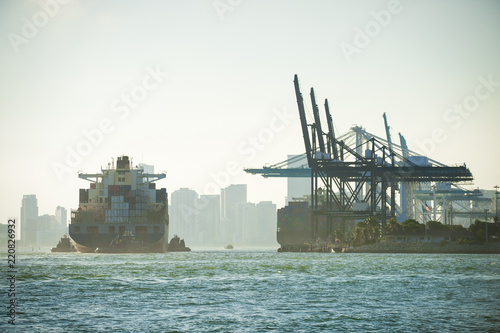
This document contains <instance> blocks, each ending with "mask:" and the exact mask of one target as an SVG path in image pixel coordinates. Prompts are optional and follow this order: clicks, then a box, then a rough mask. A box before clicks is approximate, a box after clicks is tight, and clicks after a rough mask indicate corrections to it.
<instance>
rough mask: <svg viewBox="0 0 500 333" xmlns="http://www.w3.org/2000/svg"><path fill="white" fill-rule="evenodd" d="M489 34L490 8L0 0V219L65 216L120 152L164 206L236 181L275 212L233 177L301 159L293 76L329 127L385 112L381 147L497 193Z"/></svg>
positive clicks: (493, 37) (270, 184) (261, 190)
mask: <svg viewBox="0 0 500 333" xmlns="http://www.w3.org/2000/svg"><path fill="white" fill-rule="evenodd" d="M43 4H47V5H45V6H44V5H43ZM44 7H45V9H43V8H44ZM499 32H500V2H499V1H495V0H491V1H477V0H475V1H472V0H471V1H457V0H449V1H435V0H429V1H418V0H413V1H410V0H401V1H332V0H324V1H319V0H316V1H314V0H313V1H311V0H309V1H305V0H303V1H291V0H288V1H284V0H282V1H270V0H260V1H259V0H255V1H250V0H246V1H237V0H217V1H213V0H199V1H181V0H179V1H124V0H120V1H118V0H116V1H91V0H88V1H76V0H75V1H61V2H60V3H59V2H55V1H42V2H41V3H40V2H38V1H18V0H15V1H14V0H13V1H1V2H0V35H1V36H3V37H2V38H1V39H0V48H1V52H0V69H1V70H0V91H1V92H0V96H1V98H0V108H1V113H0V117H1V121H0V124H1V131H0V133H1V134H0V135H1V140H0V147H1V152H2V163H1V165H0V172H1V174H2V175H3V176H2V179H3V180H2V187H1V190H0V200H1V202H2V204H1V207H2V210H1V214H2V221H1V222H2V223H5V222H6V218H7V217H9V216H15V217H18V216H19V207H20V205H21V199H22V195H23V194H36V195H37V197H38V203H39V212H40V214H54V210H55V207H56V206H57V205H62V206H64V207H66V208H68V209H70V208H76V207H77V205H78V188H88V182H86V181H83V180H79V179H78V177H77V171H79V170H81V171H84V172H87V173H94V172H98V171H99V168H100V167H101V166H103V167H104V166H106V165H107V163H108V162H110V161H111V158H112V157H113V158H115V160H116V157H117V156H119V155H122V154H127V155H129V156H131V157H132V158H133V161H134V164H136V163H140V162H144V163H147V164H152V165H154V166H155V171H157V172H161V171H162V170H166V171H167V177H166V179H165V180H162V181H161V182H160V183H159V184H158V185H160V186H161V187H167V189H168V191H169V192H170V193H171V192H172V191H174V190H176V189H179V188H180V187H189V188H192V189H195V190H196V191H198V192H199V193H205V192H206V191H208V192H210V191H212V192H213V190H214V188H215V186H213V184H217V183H218V185H219V186H227V185H229V183H247V184H248V198H249V200H250V201H252V202H258V201H262V200H272V201H274V202H275V203H277V204H278V207H281V206H282V205H283V204H284V197H285V195H286V181H285V179H263V178H262V177H260V176H250V175H246V174H244V173H243V172H242V168H243V167H260V166H262V165H264V164H265V163H271V164H273V163H276V162H279V161H282V160H285V159H286V156H287V154H297V153H302V152H303V151H304V145H303V141H302V134H301V130H300V124H299V118H298V112H297V106H296V100H295V95H294V89H293V75H294V74H298V75H299V79H300V82H301V87H302V92H303V94H304V96H305V97H306V101H307V102H308V101H309V99H308V90H309V88H310V87H311V86H313V87H314V88H315V91H316V97H317V99H318V100H319V101H322V100H323V99H324V98H328V99H329V102H330V108H331V110H332V113H333V117H334V122H335V126H336V128H337V130H338V132H340V133H344V132H346V131H347V130H348V129H349V128H350V127H351V126H352V125H353V124H357V125H360V126H363V127H365V128H366V129H367V130H368V131H369V132H372V133H374V134H377V135H379V136H382V137H385V132H384V123H383V118H382V114H383V112H386V113H387V116H388V120H389V123H390V125H391V127H392V135H393V137H394V138H395V139H397V133H398V132H401V133H403V134H404V135H405V137H406V140H407V142H408V145H409V146H410V149H413V150H416V151H419V152H421V153H423V154H425V155H428V156H429V157H431V158H433V159H436V160H439V161H441V162H443V163H446V164H450V165H452V164H463V163H466V164H467V166H468V167H470V168H471V171H472V173H473V175H474V177H475V182H474V185H473V186H474V187H480V188H486V189H493V186H494V185H497V184H498V185H500V175H499V172H498V170H499V163H500V157H499V153H498V142H499V134H498V133H499V131H500V112H499V111H500V35H499ZM166 73H168V74H166ZM307 104H308V106H309V105H310V104H309V103H307ZM318 104H322V103H318ZM309 108H310V107H309ZM97 131H99V132H97ZM89 133H90V134H89ZM88 137H90V139H89V138H88ZM431 141H432V144H431ZM397 142H398V140H397ZM70 151H76V153H73V154H71V153H69V152H70ZM78 151H80V153H78ZM75 154H79V157H81V159H79V158H77V157H75V156H74V155H75ZM55 168H56V169H57V171H55V170H56V169H55ZM228 170H229V171H228ZM235 170H236V171H235ZM229 172H230V173H231V174H230V176H226V175H229Z"/></svg>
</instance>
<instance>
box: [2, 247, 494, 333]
mask: <svg viewBox="0 0 500 333" xmlns="http://www.w3.org/2000/svg"><path fill="white" fill-rule="evenodd" d="M498 262H500V255H453V254H442V255H435V254H383V255H380V254H315V253H300V254H299V253H276V252H271V251H252V252H238V251H231V252H228V251H220V252H218V251H200V252H196V251H193V252H190V253H182V254H181V255H179V254H177V253H166V254H138V255H116V254H114V255H102V254H99V255H88V254H85V255H82V254H71V255H68V254H65V255H60V254H59V255H56V254H54V255H51V254H40V253H29V254H26V255H22V256H21V259H20V260H19V263H18V274H17V286H16V288H17V292H16V297H17V301H18V304H17V308H16V311H17V317H16V321H17V325H16V329H17V331H21V332H24V331H25V332H45V331H50V332H72V331H78V332H109V331H118V332H120V331H122V332H235V331H238V332H268V331H280V332H320V331H328V332H331V331H342V332H345V331H348V332H357V331H363V332H365V331H377V332H426V331H439V332H459V331H463V330H464V329H466V330H467V331H478V332H483V331H500V321H499V317H498V309H500V265H498V264H497V263H498ZM5 324H6V320H4V322H2V323H0V331H4V329H3V327H7V326H4V325H5Z"/></svg>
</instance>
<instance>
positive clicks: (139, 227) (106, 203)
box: [69, 156, 168, 253]
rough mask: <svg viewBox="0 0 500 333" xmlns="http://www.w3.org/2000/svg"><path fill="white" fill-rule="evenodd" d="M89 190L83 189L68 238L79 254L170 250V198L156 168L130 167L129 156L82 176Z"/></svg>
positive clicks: (72, 213) (80, 176) (144, 166)
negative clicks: (69, 237)
mask: <svg viewBox="0 0 500 333" xmlns="http://www.w3.org/2000/svg"><path fill="white" fill-rule="evenodd" d="M78 177H79V178H81V179H85V180H88V181H90V188H88V189H80V198H79V206H78V209H76V210H72V211H71V224H70V225H69V234H70V236H71V238H72V239H73V242H74V245H75V247H76V249H77V250H78V252H81V253H94V252H97V253H162V252H166V251H167V249H168V198H167V190H166V189H165V188H161V189H157V188H156V183H155V181H157V180H160V179H163V178H165V173H161V174H155V173H154V170H153V167H152V166H149V165H143V164H139V165H138V166H136V167H135V168H134V167H132V163H131V160H129V158H128V156H120V157H118V158H117V161H116V168H115V166H114V161H112V162H111V163H109V164H108V166H107V168H105V169H103V168H101V173H97V174H82V173H80V174H79V175H78Z"/></svg>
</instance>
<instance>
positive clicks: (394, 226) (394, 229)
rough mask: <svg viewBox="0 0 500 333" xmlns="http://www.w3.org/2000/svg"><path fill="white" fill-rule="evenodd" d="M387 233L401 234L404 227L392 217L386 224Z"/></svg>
mask: <svg viewBox="0 0 500 333" xmlns="http://www.w3.org/2000/svg"><path fill="white" fill-rule="evenodd" d="M385 233H386V234H387V235H401V234H402V233H403V227H402V226H401V224H400V223H398V221H396V219H395V218H394V217H392V218H390V219H389V221H387V224H386V225H385Z"/></svg>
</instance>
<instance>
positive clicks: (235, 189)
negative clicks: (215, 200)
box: [221, 184, 247, 243]
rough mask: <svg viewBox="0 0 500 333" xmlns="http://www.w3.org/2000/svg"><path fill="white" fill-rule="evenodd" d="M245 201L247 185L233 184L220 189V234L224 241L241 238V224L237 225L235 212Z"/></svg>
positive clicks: (233, 240)
mask: <svg viewBox="0 0 500 333" xmlns="http://www.w3.org/2000/svg"><path fill="white" fill-rule="evenodd" d="M246 202H247V185H246V184H233V185H229V186H228V187H226V188H223V189H221V215H222V232H221V235H222V237H223V238H224V240H225V241H226V242H231V243H233V242H235V241H239V240H241V236H242V235H241V232H242V226H241V225H238V220H237V218H236V212H237V210H238V205H239V204H244V203H246Z"/></svg>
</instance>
